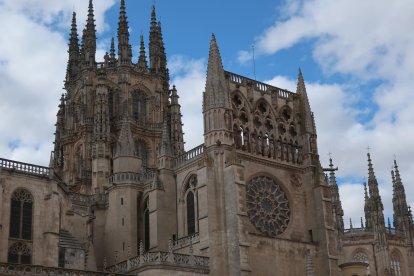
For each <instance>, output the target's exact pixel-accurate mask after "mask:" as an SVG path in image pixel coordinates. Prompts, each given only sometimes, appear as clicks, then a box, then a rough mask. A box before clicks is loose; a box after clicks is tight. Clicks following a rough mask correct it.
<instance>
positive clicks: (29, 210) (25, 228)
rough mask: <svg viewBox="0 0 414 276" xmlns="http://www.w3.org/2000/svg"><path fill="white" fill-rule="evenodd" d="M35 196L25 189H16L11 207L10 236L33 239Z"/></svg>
mask: <svg viewBox="0 0 414 276" xmlns="http://www.w3.org/2000/svg"><path fill="white" fill-rule="evenodd" d="M32 221H33V197H32V195H31V194H30V193H29V192H28V191H27V190H25V189H18V190H16V191H14V193H13V195H12V198H11V208H10V234H9V235H10V238H14V239H22V240H31V239H32Z"/></svg>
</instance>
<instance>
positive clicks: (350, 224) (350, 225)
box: [349, 218, 354, 229]
mask: <svg viewBox="0 0 414 276" xmlns="http://www.w3.org/2000/svg"><path fill="white" fill-rule="evenodd" d="M349 228H351V229H354V226H353V225H352V218H349Z"/></svg>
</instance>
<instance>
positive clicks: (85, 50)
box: [82, 0, 96, 66]
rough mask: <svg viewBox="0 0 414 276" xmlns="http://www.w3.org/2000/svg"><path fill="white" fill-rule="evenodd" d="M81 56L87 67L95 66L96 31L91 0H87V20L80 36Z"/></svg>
mask: <svg viewBox="0 0 414 276" xmlns="http://www.w3.org/2000/svg"><path fill="white" fill-rule="evenodd" d="M82 54H83V60H84V62H85V64H86V65H87V66H93V65H94V64H95V54H96V29H95V19H94V11H93V2H92V0H89V9H88V19H87V21H86V26H85V29H84V30H83V35H82Z"/></svg>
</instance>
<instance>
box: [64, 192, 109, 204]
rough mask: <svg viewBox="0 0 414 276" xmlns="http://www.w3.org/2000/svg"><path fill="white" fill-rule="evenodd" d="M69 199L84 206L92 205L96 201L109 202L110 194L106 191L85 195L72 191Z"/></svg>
mask: <svg viewBox="0 0 414 276" xmlns="http://www.w3.org/2000/svg"><path fill="white" fill-rule="evenodd" d="M69 199H70V201H72V202H73V203H76V204H79V205H83V206H91V205H93V204H95V203H106V202H108V196H107V195H106V194H104V193H98V194H94V195H84V194H78V193H73V192H70V193H69Z"/></svg>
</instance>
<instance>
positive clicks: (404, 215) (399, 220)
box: [391, 160, 410, 231]
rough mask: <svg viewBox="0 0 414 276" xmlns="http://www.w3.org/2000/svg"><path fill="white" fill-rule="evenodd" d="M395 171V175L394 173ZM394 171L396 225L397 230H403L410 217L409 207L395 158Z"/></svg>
mask: <svg viewBox="0 0 414 276" xmlns="http://www.w3.org/2000/svg"><path fill="white" fill-rule="evenodd" d="M394 171H395V175H394ZM394 171H391V177H392V183H393V197H392V203H393V209H394V226H395V228H396V229H397V230H400V231H403V230H404V228H405V227H406V226H405V222H406V221H410V219H409V208H408V204H407V199H406V195H405V189H404V185H403V183H402V180H401V176H400V170H399V169H398V165H397V161H396V160H394Z"/></svg>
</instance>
